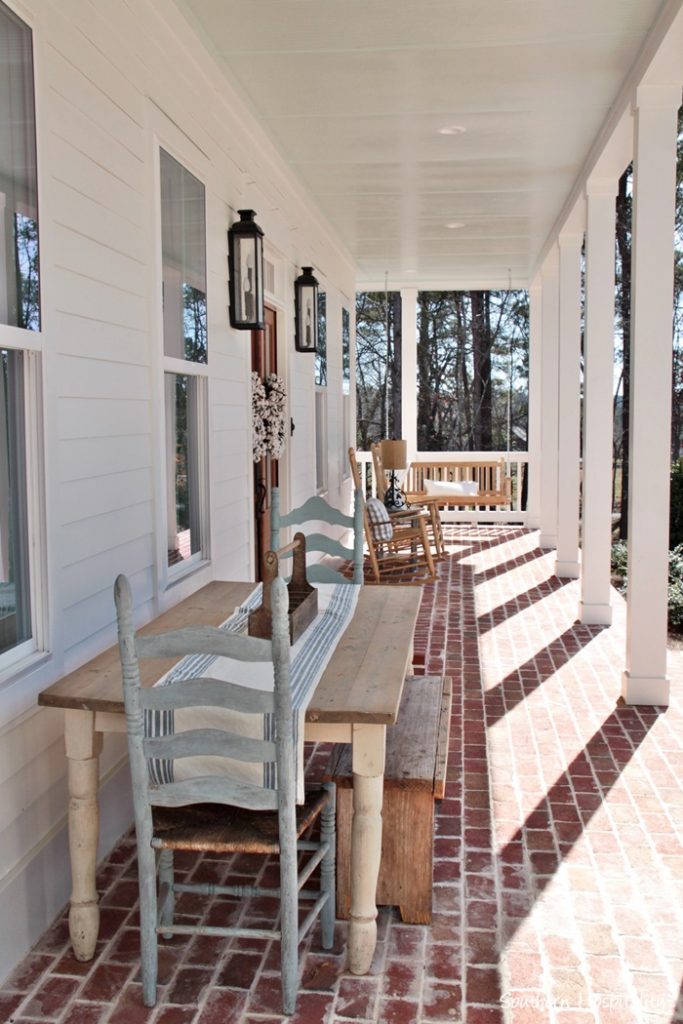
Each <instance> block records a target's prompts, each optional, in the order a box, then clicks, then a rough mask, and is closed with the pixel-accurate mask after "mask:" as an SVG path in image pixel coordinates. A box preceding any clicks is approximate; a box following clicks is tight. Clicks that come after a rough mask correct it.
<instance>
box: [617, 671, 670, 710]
mask: <svg viewBox="0 0 683 1024" xmlns="http://www.w3.org/2000/svg"><path fill="white" fill-rule="evenodd" d="M670 691H671V685H670V680H669V678H668V676H632V675H631V673H630V672H629V671H628V670H627V671H625V672H624V673H623V674H622V677H621V696H622V697H623V698H624V700H625V701H626V703H627V704H649V705H653V704H657V705H661V706H663V707H666V708H668V706H669V701H670Z"/></svg>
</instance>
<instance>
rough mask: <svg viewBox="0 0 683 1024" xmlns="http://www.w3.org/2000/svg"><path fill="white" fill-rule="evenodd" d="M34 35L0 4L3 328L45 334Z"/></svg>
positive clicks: (0, 300)
mask: <svg viewBox="0 0 683 1024" xmlns="http://www.w3.org/2000/svg"><path fill="white" fill-rule="evenodd" d="M39 284H40V277H39V265H38V188H37V182H36V132H35V111H34V102H33V49H32V40H31V30H30V29H29V28H28V26H27V25H25V24H24V23H23V22H22V21H20V20H19V19H18V18H17V17H16V15H14V14H13V13H12V11H10V10H9V8H8V7H6V6H5V5H4V4H3V3H2V2H0V323H4V324H10V325H11V326H12V327H23V328H25V329H26V330H29V331H39V330H40V288H39Z"/></svg>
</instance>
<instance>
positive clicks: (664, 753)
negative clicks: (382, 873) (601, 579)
mask: <svg viewBox="0 0 683 1024" xmlns="http://www.w3.org/2000/svg"><path fill="white" fill-rule="evenodd" d="M449 539H450V550H451V555H450V557H449V559H448V561H447V562H446V563H443V564H442V565H441V566H440V578H439V580H438V582H437V583H436V584H434V585H431V586H429V587H427V588H425V594H424V599H423V604H422V611H421V614H420V620H419V623H418V627H417V631H416V638H415V665H416V671H417V672H422V671H428V672H441V671H444V670H445V671H447V672H448V673H449V674H450V675H451V676H452V677H453V681H454V705H453V716H452V734H451V750H450V757H449V781H448V784H447V792H446V797H445V799H444V800H443V801H442V802H441V804H440V806H439V808H438V812H437V837H436V840H435V856H436V860H435V866H434V882H435V889H434V908H435V913H434V920H433V924H432V925H431V927H422V926H416V925H403V924H401V922H400V919H399V917H398V916H397V914H396V912H395V911H393V910H389V909H386V908H384V909H381V910H380V916H379V937H380V941H379V943H378V946H377V953H376V956H375V959H374V962H373V965H372V969H371V972H370V974H369V975H368V976H367V977H364V978H355V977H353V976H352V975H350V974H348V973H346V972H345V932H346V926H345V925H344V923H342V922H340V923H339V924H338V928H337V933H338V934H337V940H336V947H335V950H334V951H333V953H332V955H330V954H323V953H321V952H319V951H316V947H315V943H313V945H311V943H310V942H309V943H307V945H306V947H305V949H304V952H303V957H302V985H301V994H300V996H299V1000H298V1003H297V1012H296V1015H295V1016H294V1017H293V1018H292V1020H294V1021H296V1022H299V1024H323V1022H324V1024H342V1022H351V1021H353V1022H356V1024H362V1022H370V1021H371V1022H385V1024H444V1022H446V1021H449V1022H466V1024H501V1022H504V1024H589V1022H591V1021H595V1022H599V1024H633V1022H639V1024H641V1022H642V1024H671V1022H683V999H682V998H681V989H680V985H681V977H682V975H683V857H682V856H681V854H682V852H683V685H682V681H683V654H681V653H680V652H673V653H672V655H671V676H672V681H673V693H674V700H673V703H672V706H671V707H670V708H669V709H668V710H666V711H664V710H663V709H655V708H644V707H643V708H627V707H623V706H619V705H618V703H617V701H618V696H619V688H620V673H621V668H622V667H623V662H624V650H623V648H624V628H623V619H624V606H623V602H622V601H621V599H620V598H615V624H614V625H613V626H612V627H611V628H609V629H600V628H598V627H586V626H581V625H579V624H578V623H577V622H576V612H577V607H578V597H579V590H578V584H577V583H576V582H575V581H561V580H558V579H557V578H556V577H554V576H553V575H552V566H553V556H552V555H551V554H548V555H546V554H543V553H542V552H540V551H539V550H538V548H537V547H536V542H537V535H536V534H533V533H527V532H525V531H523V530H521V529H511V528H507V527H504V528H501V527H479V528H478V529H477V528H472V527H468V528H465V527H461V528H457V527H456V528H449ZM325 758H326V753H325V751H324V750H322V749H318V750H313V751H312V752H311V763H310V770H311V771H312V772H317V771H319V770H320V768H321V766H322V764H323V762H324V760H325ZM263 867H264V865H263V863H262V862H259V863H258V864H257V865H256V866H254V863H253V860H251V861H247V860H246V859H244V858H241V859H239V860H238V861H234V862H233V863H232V864H230V863H227V864H222V863H220V862H218V861H214V860H211V859H210V858H205V859H204V861H203V862H201V863H200V864H199V865H198V866H197V868H196V869H193V870H194V873H195V876H197V875H199V874H202V875H204V876H207V877H209V878H221V879H222V878H224V877H225V876H226V875H227V874H230V875H232V876H235V875H240V874H247V873H252V874H253V872H254V871H255V870H259V871H260V870H262V869H263ZM99 883H100V890H101V894H102V897H101V903H102V928H101V936H100V942H99V944H98V948H97V953H96V957H95V959H94V960H93V961H92V963H90V964H78V963H76V962H75V961H74V959H73V958H72V956H71V955H70V952H69V945H68V940H67V927H66V919H65V917H61V918H60V919H59V920H58V921H57V922H56V923H55V924H54V926H53V927H52V928H51V929H50V930H49V931H48V932H47V933H46V934H45V935H44V936H43V937H42V939H41V940H40V942H39V943H38V944H37V945H36V947H35V949H34V950H33V951H32V952H31V954H30V955H29V956H27V957H26V959H25V960H24V962H23V963H22V964H21V965H20V967H19V968H18V969H17V971H16V972H15V973H14V974H13V976H12V977H11V978H10V979H8V980H7V981H6V982H5V984H4V986H3V987H2V988H1V989H0V1020H1V1021H12V1022H13V1024H29V1022H36V1021H55V1022H59V1024H143V1022H150V1024H219V1022H220V1024H233V1022H234V1024H258V1022H260V1024H275V1022H278V1021H282V1020H283V1018H282V1017H281V1016H280V1014H279V999H280V993H279V977H278V959H277V949H275V948H273V947H274V943H268V942H256V941H252V942H248V943H245V942H244V941H242V942H241V943H240V942H239V940H233V941H232V942H231V943H228V942H224V943H222V942H220V941H217V940H215V939H206V938H201V937H197V938H194V939H192V940H190V941H188V940H186V939H181V938H177V939H175V940H173V941H172V942H170V943H168V944H165V948H164V950H163V952H162V954H161V984H160V987H159V1001H158V1004H157V1006H156V1007H155V1009H154V1010H147V1009H145V1008H144V1007H143V1006H142V1002H141V997H140V986H139V981H138V963H137V957H138V946H137V931H136V920H137V919H136V910H135V899H136V885H135V861H134V846H133V842H132V840H131V838H130V837H128V838H126V839H124V840H123V841H122V842H121V843H120V844H119V845H118V847H117V848H116V849H115V851H114V852H113V853H112V854H111V856H110V857H109V858H108V860H107V861H106V862H105V863H104V864H103V865H102V866H101V869H100V872H99ZM179 909H180V911H181V912H182V913H183V914H184V915H185V917H186V918H188V919H191V918H192V919H197V918H198V917H200V916H201V915H202V914H205V917H206V919H207V920H210V921H213V920H217V919H218V918H219V917H221V916H223V917H224V916H225V915H226V913H227V914H229V915H230V916H232V917H237V916H238V915H239V914H241V915H242V916H243V918H251V919H253V918H255V917H259V916H260V917H263V916H264V915H266V914H267V911H268V908H267V907H265V908H264V907H263V906H254V905H252V904H250V903H249V902H243V903H237V902H235V901H230V900H225V899H224V900H215V901H214V903H213V904H212V905H211V906H210V907H209V908H208V909H206V910H203V909H201V908H200V907H198V906H197V904H195V903H194V902H193V901H191V899H190V898H187V897H182V899H181V901H180V902H179Z"/></svg>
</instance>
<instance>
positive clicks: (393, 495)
mask: <svg viewBox="0 0 683 1024" xmlns="http://www.w3.org/2000/svg"><path fill="white" fill-rule="evenodd" d="M384 507H385V508H386V510H387V511H388V512H400V511H401V509H404V508H405V507H406V496H405V494H404V493H403V491H402V490H401V488H400V487H399V486H398V484H397V483H396V477H395V476H394V475H393V473H392V475H391V482H390V483H389V486H388V487H387V489H386V491H385V493H384Z"/></svg>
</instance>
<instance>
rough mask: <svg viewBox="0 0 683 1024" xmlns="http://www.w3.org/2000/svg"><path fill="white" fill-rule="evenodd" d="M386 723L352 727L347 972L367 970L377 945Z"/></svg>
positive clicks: (363, 972)
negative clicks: (349, 904)
mask: <svg viewBox="0 0 683 1024" xmlns="http://www.w3.org/2000/svg"><path fill="white" fill-rule="evenodd" d="M385 742H386V727H385V726H383V725H354V726H353V822H352V825H351V857H350V859H351V907H350V921H349V970H350V971H351V972H352V974H367V972H368V970H369V969H370V964H371V963H372V958H373V955H374V952H375V946H376V944H377V920H376V919H377V904H376V902H375V899H376V895H377V879H378V877H379V866H380V859H381V855H382V796H383V791H384V750H385Z"/></svg>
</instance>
